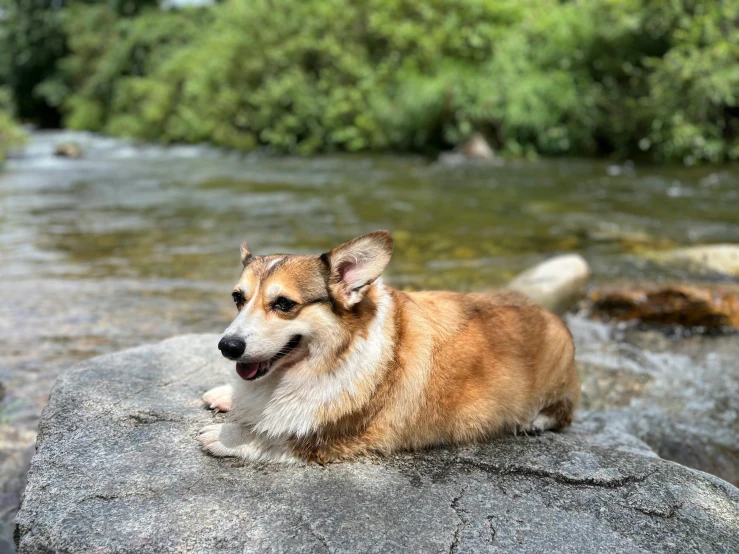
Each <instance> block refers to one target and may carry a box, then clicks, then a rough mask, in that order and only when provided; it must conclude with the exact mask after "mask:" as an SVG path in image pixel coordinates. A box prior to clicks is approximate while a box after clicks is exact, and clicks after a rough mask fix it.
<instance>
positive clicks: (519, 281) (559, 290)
mask: <svg viewBox="0 0 739 554" xmlns="http://www.w3.org/2000/svg"><path fill="white" fill-rule="evenodd" d="M589 277H590V267H589V266H588V263H587V262H586V261H585V259H584V258H583V257H582V256H580V255H578V254H565V255H562V256H555V257H554V258H550V259H548V260H546V261H544V262H542V263H540V264H538V265H536V266H534V267H532V268H530V269H527V270H526V271H524V272H523V273H521V274H520V275H518V276H517V277H516V278H515V279H513V280H512V281H511V282H510V283H509V285H508V288H509V289H511V290H515V291H518V292H521V293H523V294H525V295H526V296H528V297H529V298H531V300H533V301H534V303H536V304H538V305H539V306H541V307H542V308H546V309H547V310H551V311H553V312H555V313H563V312H565V311H566V310H567V309H568V308H570V307H571V306H572V304H573V303H574V301H575V300H577V298H578V297H579V296H581V295H582V294H583V292H584V291H585V286H586V285H587V284H588V279H589Z"/></svg>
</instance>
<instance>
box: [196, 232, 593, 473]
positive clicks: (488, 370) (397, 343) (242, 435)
mask: <svg viewBox="0 0 739 554" xmlns="http://www.w3.org/2000/svg"><path fill="white" fill-rule="evenodd" d="M392 248H393V241H392V238H391V237H390V234H389V233H387V232H385V231H377V232H374V233H370V234H368V235H364V236H361V237H359V238H356V239H354V240H352V241H350V242H347V243H346V244H343V245H341V246H339V247H337V248H334V249H333V250H331V251H330V252H328V253H326V254H323V255H321V256H296V255H273V256H254V255H252V253H251V252H250V251H249V249H248V248H247V246H246V244H243V245H242V249H241V260H242V263H243V265H244V269H243V273H242V275H241V279H240V280H239V282H238V284H237V285H236V287H235V288H234V290H233V298H234V301H235V302H236V307H237V308H238V315H237V316H236V319H235V320H234V321H233V323H232V324H231V325H230V326H229V327H228V328H227V329H226V331H225V333H224V335H223V338H222V339H221V341H220V343H219V344H218V347H219V348H220V350H221V352H222V353H223V355H224V356H226V357H227V358H229V359H232V360H234V361H235V362H236V373H237V374H238V376H239V377H240V379H238V380H237V382H236V384H234V385H226V386H222V387H218V388H215V389H213V390H211V391H209V392H207V393H206V394H205V395H204V396H203V400H204V401H205V402H206V403H207V404H208V406H210V407H211V408H214V409H218V410H221V411H230V414H229V416H228V419H227V422H226V423H219V424H214V425H209V426H207V427H205V428H204V429H202V430H201V431H200V433H199V435H198V437H197V438H198V440H199V441H200V443H201V444H202V447H203V449H204V450H206V451H207V452H210V453H211V454H214V455H216V456H236V457H239V458H244V459H247V460H254V461H274V462H295V461H300V460H304V461H308V462H319V463H326V462H330V461H333V460H340V459H347V458H352V457H356V456H359V455H362V454H368V453H379V454H389V453H391V452H394V451H398V450H414V449H421V448H426V447H430V446H433V445H440V444H458V443H468V442H471V441H476V440H480V439H484V438H486V437H490V436H494V435H499V434H502V433H509V432H517V431H543V430H546V429H562V428H564V427H567V426H568V425H569V424H570V423H571V421H572V415H573V411H574V409H575V407H576V405H577V402H578V399H579V396H580V383H579V380H578V376H577V371H576V369H575V362H574V351H575V349H574V346H573V343H572V337H571V335H570V333H569V331H568V330H567V327H566V326H565V325H564V323H562V321H561V320H560V319H559V318H558V317H557V316H555V315H554V314H552V313H550V312H547V311H545V310H543V309H541V308H539V307H537V306H534V305H532V304H530V303H529V302H528V300H527V299H526V298H525V297H524V296H522V295H520V294H517V293H511V292H503V293H497V294H495V293H491V294H460V293H454V292H400V291H397V290H394V289H392V288H390V287H388V286H386V285H385V284H383V282H382V280H381V278H380V275H381V274H382V272H383V271H384V270H385V267H386V266H387V264H388V262H389V261H390V256H391V254H392Z"/></svg>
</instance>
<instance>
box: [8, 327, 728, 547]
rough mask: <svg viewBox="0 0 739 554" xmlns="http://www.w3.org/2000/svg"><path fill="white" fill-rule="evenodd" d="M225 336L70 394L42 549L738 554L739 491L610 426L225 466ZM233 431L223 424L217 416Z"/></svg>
mask: <svg viewBox="0 0 739 554" xmlns="http://www.w3.org/2000/svg"><path fill="white" fill-rule="evenodd" d="M216 342H217V336H215V335H198V336H184V337H178V338H175V339H170V340H168V341H165V342H163V343H160V344H157V345H153V346H145V347H141V348H136V349H133V350H128V351H125V352H121V353H118V354H113V355H108V356H103V357H100V358H95V359H93V360H89V361H87V362H85V363H82V364H80V365H79V366H77V367H76V368H74V369H72V370H70V371H68V372H66V373H65V374H63V375H62V376H61V377H60V379H59V380H58V382H57V384H56V386H55V387H54V390H53V391H52V395H51V399H50V402H49V405H48V407H47V408H46V410H45V411H44V415H43V417H42V421H41V425H40V429H39V431H40V433H39V439H38V451H37V454H36V456H35V457H34V459H33V462H32V466H31V471H30V473H29V477H28V486H27V489H26V492H25V499H24V502H23V506H22V508H21V511H20V513H19V514H18V517H17V523H18V527H17V533H16V537H17V541H18V547H19V550H20V552H21V553H36V552H39V553H40V552H70V553H71V552H94V551H105V552H137V553H138V552H141V553H147V552H183V551H186V552H235V551H238V552H265V551H269V552H314V551H329V552H358V551H374V552H407V551H416V552H543V551H547V552H576V551H583V552H595V551H612V552H616V551H618V552H636V551H649V552H696V551H700V552H720V551H723V552H732V551H738V550H739V491H738V490H737V489H736V488H734V487H733V486H731V485H730V484H728V483H726V482H724V481H721V480H720V479H718V478H716V477H713V476H710V475H707V474H704V473H702V472H700V471H695V470H691V469H688V468H686V467H683V466H680V465H678V464H674V463H670V462H667V461H664V460H662V459H660V458H659V457H658V456H657V455H656V454H655V453H654V452H653V451H652V450H651V449H650V448H649V447H648V446H647V445H646V444H645V443H644V442H642V441H641V440H639V439H638V438H636V437H635V436H634V435H632V434H630V433H629V432H628V431H627V430H624V426H623V425H621V424H620V423H618V422H617V424H612V422H611V418H610V417H608V416H607V415H603V414H601V413H598V412H589V413H581V414H580V416H581V417H580V420H579V421H578V422H577V423H576V424H575V426H574V427H573V428H571V429H570V430H568V431H567V432H564V433H559V434H556V433H544V434H542V435H539V436H518V437H507V438H501V439H497V440H492V441H490V442H489V443H486V444H481V445H477V446H471V447H466V448H459V449H436V450H430V451H428V452H424V453H419V454H406V455H398V456H394V457H391V458H389V459H363V460H360V461H357V462H352V463H339V464H332V465H330V466H328V467H326V468H322V467H318V466H306V467H301V466H298V467H285V466H261V465H255V464H248V463H244V462H240V461H238V460H231V459H219V458H212V457H209V456H207V455H205V454H204V453H203V452H201V451H200V449H199V448H198V445H197V442H196V441H195V440H194V435H195V434H196V432H197V431H198V429H200V428H201V427H202V426H203V425H205V424H207V423H208V422H210V421H212V419H213V418H214V416H213V415H212V414H211V413H210V412H208V411H207V410H205V409H204V408H203V407H202V405H201V403H200V401H199V400H198V399H199V397H200V395H201V394H202V393H203V392H204V391H205V390H207V389H208V388H210V387H212V386H214V385H218V384H221V383H222V382H223V380H224V379H225V378H226V377H227V375H228V374H230V373H231V372H232V367H231V364H229V363H228V362H226V361H224V360H222V359H220V358H219V356H218V354H217V351H216V349H215V344H216ZM215 417H219V416H215Z"/></svg>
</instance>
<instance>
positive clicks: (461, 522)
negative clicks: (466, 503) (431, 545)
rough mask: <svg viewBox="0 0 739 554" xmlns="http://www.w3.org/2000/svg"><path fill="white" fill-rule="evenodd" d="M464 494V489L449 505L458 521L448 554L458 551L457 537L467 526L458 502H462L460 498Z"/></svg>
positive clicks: (463, 512)
mask: <svg viewBox="0 0 739 554" xmlns="http://www.w3.org/2000/svg"><path fill="white" fill-rule="evenodd" d="M465 492H467V490H466V489H462V492H461V493H459V495H458V496H455V497H454V498H453V499H452V502H451V504H449V507H450V508H451V509H452V510H454V515H456V516H457V519H458V520H459V523H457V527H456V528H455V529H454V535H452V543H451V544H450V545H449V550H448V552H449V554H454V553H455V552H457V551H458V549H459V536H460V534H461V533H462V529H464V528H465V527H466V525H467V521H466V519H465V518H463V517H462V514H466V513H467V512H465V511H464V510H462V509H461V508H460V507H459V501H460V500H462V497H463V496H464V494H465Z"/></svg>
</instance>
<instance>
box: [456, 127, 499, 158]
mask: <svg viewBox="0 0 739 554" xmlns="http://www.w3.org/2000/svg"><path fill="white" fill-rule="evenodd" d="M454 150H455V152H457V153H459V154H462V155H463V156H465V157H466V158H469V159H470V160H492V159H494V158H495V152H493V149H492V148H490V145H489V144H488V141H487V140H485V137H484V136H482V133H473V134H472V136H470V138H468V139H467V140H466V141H464V142H463V143H462V144H460V145H459V146H458V147H457V148H455V149H454Z"/></svg>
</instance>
